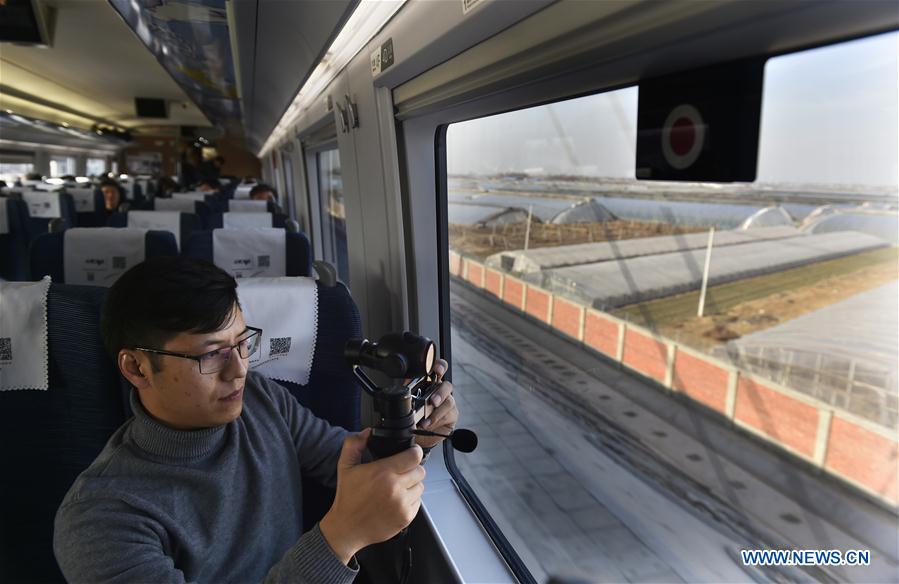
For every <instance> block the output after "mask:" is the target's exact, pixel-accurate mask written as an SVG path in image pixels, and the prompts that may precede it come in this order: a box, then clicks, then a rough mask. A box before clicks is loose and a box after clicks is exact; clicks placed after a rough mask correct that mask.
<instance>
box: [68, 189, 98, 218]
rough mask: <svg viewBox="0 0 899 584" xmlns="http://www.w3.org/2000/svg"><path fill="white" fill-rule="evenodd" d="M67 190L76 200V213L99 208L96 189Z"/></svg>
mask: <svg viewBox="0 0 899 584" xmlns="http://www.w3.org/2000/svg"><path fill="white" fill-rule="evenodd" d="M66 192H67V193H69V194H70V195H72V198H73V199H74V200H75V212H76V213H93V212H94V211H96V210H97V206H96V205H95V201H94V189H91V188H87V189H85V188H69V189H66Z"/></svg>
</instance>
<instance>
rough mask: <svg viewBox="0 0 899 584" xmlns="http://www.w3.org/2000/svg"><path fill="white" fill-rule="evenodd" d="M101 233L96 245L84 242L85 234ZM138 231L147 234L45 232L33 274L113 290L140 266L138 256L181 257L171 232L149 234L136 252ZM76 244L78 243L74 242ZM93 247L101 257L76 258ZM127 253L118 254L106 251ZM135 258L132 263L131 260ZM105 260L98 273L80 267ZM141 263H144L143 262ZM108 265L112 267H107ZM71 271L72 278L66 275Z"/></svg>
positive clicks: (35, 254) (101, 230)
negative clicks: (120, 279)
mask: <svg viewBox="0 0 899 584" xmlns="http://www.w3.org/2000/svg"><path fill="white" fill-rule="evenodd" d="M92 232H93V233H99V234H102V235H99V236H98V239H97V240H95V242H93V243H92V242H90V241H89V240H88V241H87V242H83V240H82V237H83V236H84V234H89V233H92ZM135 232H137V233H140V232H144V230H141V229H134V228H132V229H106V228H85V229H78V228H76V229H70V230H66V231H64V232H61V233H45V234H43V235H41V236H40V237H38V238H37V239H36V240H35V241H34V243H33V244H32V245H31V273H32V274H33V275H34V277H35V278H40V277H43V276H45V275H47V276H50V277H51V278H52V279H53V281H54V282H59V283H68V284H73V283H74V284H85V285H98V286H104V287H109V286H112V284H113V282H115V280H116V279H117V278H118V276H119V275H121V274H122V273H123V272H124V271H125V270H126V269H127V268H129V267H131V266H132V265H134V263H136V261H135V257H136V255H142V256H143V257H145V258H148V257H155V256H175V255H178V247H177V245H176V244H175V236H174V235H173V234H172V233H170V232H168V231H145V232H144V233H145V235H144V238H143V249H142V250H141V249H139V247H138V248H137V249H135V245H134V234H135ZM66 240H69V242H70V248H69V249H68V252H69V253H70V254H73V255H70V256H69V257H68V260H69V262H70V266H71V267H70V268H69V269H68V270H67V269H66V259H67V257H66V253H67V249H66ZM72 242H74V243H72ZM85 244H87V245H88V246H90V245H91V244H92V245H93V246H95V247H96V248H97V249H98V252H99V253H98V258H84V257H81V259H80V261H79V260H78V259H77V258H76V257H74V254H77V255H79V256H81V255H82V254H80V253H78V250H79V249H83V246H85ZM110 249H115V250H125V249H128V250H130V251H128V252H127V253H126V252H122V255H119V251H116V253H115V254H113V253H112V252H109V251H102V250H110ZM129 257H130V258H132V259H131V260H130V261H129V259H128V258H129ZM91 260H93V261H94V262H96V261H97V260H102V261H103V262H104V265H100V266H98V269H97V270H91V269H88V270H84V269H80V266H81V265H83V264H85V263H86V262H87V261H91ZM138 261H143V260H142V259H140V260H138ZM107 266H108V268H107ZM67 271H68V272H69V274H68V277H67V274H66V272H67Z"/></svg>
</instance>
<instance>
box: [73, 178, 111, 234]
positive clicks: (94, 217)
mask: <svg viewBox="0 0 899 584" xmlns="http://www.w3.org/2000/svg"><path fill="white" fill-rule="evenodd" d="M73 198H74V195H73ZM93 200H94V210H93V211H80V210H79V205H78V202H77V201H75V218H76V219H75V220H76V221H77V225H69V227H103V226H104V225H106V202H105V200H104V199H103V193H102V192H101V191H100V189H98V188H94V189H93Z"/></svg>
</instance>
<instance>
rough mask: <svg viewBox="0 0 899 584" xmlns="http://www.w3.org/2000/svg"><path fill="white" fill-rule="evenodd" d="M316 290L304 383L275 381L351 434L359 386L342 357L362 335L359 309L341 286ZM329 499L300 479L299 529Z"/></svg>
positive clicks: (307, 525)
mask: <svg viewBox="0 0 899 584" xmlns="http://www.w3.org/2000/svg"><path fill="white" fill-rule="evenodd" d="M316 285H317V286H318V319H319V320H318V330H317V331H316V333H315V355H314V358H313V360H312V371H311V373H310V375H309V383H307V384H306V385H298V384H296V383H289V382H286V381H279V382H278V383H280V384H281V385H283V386H284V387H286V388H287V390H288V391H290V393H291V394H292V395H293V396H294V397H295V398H296V399H297V401H299V402H300V403H301V404H303V405H304V406H306V407H307V408H309V409H310V410H312V412H313V413H314V414H315V415H316V416H318V417H320V418H323V419H325V420H328V422H330V423H331V424H332V425H335V426H342V427H344V428H346V429H347V430H350V431H352V432H358V431H359V427H360V410H359V408H360V405H359V404H360V395H361V389H362V388H361V387H360V385H359V382H358V381H357V380H356V377H355V376H354V375H353V372H352V369H351V368H350V366H349V365H348V364H347V362H346V359H345V358H344V356H343V348H344V346H345V345H346V342H347V341H348V340H349V339H351V338H358V337H361V336H362V319H361V317H360V316H359V308H358V307H357V306H356V303H355V302H354V301H353V298H352V297H351V296H350V293H349V290H347V288H346V286H344V285H343V284H337V285H335V286H332V287H328V286H324V285H322V284H321V283H320V282H319V283H316ZM333 501H334V490H333V489H327V488H325V487H322V486H321V485H319V484H318V483H316V482H314V481H312V480H306V479H304V480H303V530H304V531H305V530H308V529H310V528H311V527H312V526H313V525H315V524H316V523H317V522H318V521H320V520H321V518H322V517H324V515H325V513H326V512H327V511H328V509H330V508H331V504H332V503H333Z"/></svg>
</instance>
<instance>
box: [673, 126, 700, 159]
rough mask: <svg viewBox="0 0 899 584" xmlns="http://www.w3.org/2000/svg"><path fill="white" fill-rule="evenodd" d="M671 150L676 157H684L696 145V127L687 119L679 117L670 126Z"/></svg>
mask: <svg viewBox="0 0 899 584" xmlns="http://www.w3.org/2000/svg"><path fill="white" fill-rule="evenodd" d="M669 141H670V142H671V150H672V151H673V152H674V153H675V154H677V155H678V156H685V155H686V154H687V153H688V152H689V151H690V150H691V149H692V148H693V145H694V144H696V126H694V125H693V120H691V119H690V118H687V117H679V118H677V120H675V122H674V123H673V124H672V125H671V134H670V137H669Z"/></svg>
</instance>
